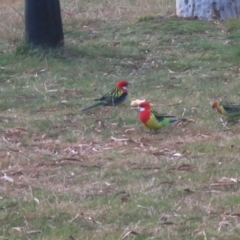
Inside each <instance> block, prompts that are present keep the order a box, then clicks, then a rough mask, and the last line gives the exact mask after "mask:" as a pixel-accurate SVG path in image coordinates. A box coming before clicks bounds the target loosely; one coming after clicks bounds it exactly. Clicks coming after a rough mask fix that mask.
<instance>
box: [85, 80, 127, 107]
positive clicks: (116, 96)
mask: <svg viewBox="0 0 240 240" xmlns="http://www.w3.org/2000/svg"><path fill="white" fill-rule="evenodd" d="M127 96H128V82H127V81H126V80H120V81H118V82H117V83H116V87H115V88H114V89H112V90H111V91H109V92H108V93H106V94H105V95H103V96H102V97H101V98H98V99H94V101H97V102H96V103H95V104H93V105H91V106H88V107H85V108H83V109H82V111H86V110H89V109H91V108H95V107H98V106H116V105H119V104H121V103H122V102H124V101H125V99H126V98H127Z"/></svg>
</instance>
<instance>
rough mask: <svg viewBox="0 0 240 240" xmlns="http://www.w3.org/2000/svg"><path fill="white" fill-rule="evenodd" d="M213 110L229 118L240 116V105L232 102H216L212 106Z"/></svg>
mask: <svg viewBox="0 0 240 240" xmlns="http://www.w3.org/2000/svg"><path fill="white" fill-rule="evenodd" d="M212 108H213V109H214V110H216V111H217V112H219V113H220V114H222V115H224V116H226V117H229V118H236V117H239V116H240V105H239V104H235V103H232V102H223V101H215V102H214V103H213V104H212Z"/></svg>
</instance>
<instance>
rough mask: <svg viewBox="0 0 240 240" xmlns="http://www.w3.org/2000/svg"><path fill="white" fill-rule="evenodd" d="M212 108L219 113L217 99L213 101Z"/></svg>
mask: <svg viewBox="0 0 240 240" xmlns="http://www.w3.org/2000/svg"><path fill="white" fill-rule="evenodd" d="M212 108H213V109H214V110H216V111H218V112H219V113H221V109H220V107H219V101H215V102H213V104H212Z"/></svg>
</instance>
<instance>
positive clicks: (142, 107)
mask: <svg viewBox="0 0 240 240" xmlns="http://www.w3.org/2000/svg"><path fill="white" fill-rule="evenodd" d="M138 109H139V112H144V111H149V110H150V109H151V105H150V103H149V102H146V101H144V102H141V103H140V104H139V105H138Z"/></svg>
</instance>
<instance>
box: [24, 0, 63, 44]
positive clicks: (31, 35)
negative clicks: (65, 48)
mask: <svg viewBox="0 0 240 240" xmlns="http://www.w3.org/2000/svg"><path fill="white" fill-rule="evenodd" d="M25 39H26V41H27V42H28V43H31V44H32V45H34V46H48V47H56V46H59V45H63V43H64V37H63V28H62V18H61V11H60V3H59V0H25Z"/></svg>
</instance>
